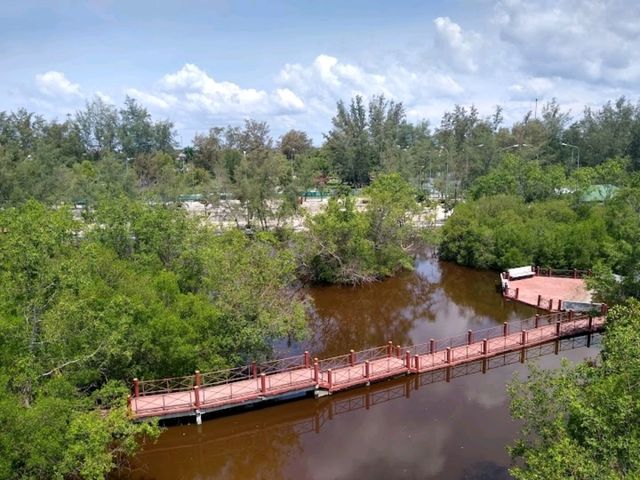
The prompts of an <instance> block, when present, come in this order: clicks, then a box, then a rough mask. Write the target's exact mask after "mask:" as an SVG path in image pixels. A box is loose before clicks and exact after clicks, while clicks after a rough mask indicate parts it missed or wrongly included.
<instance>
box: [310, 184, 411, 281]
mask: <svg viewBox="0 0 640 480" xmlns="http://www.w3.org/2000/svg"><path fill="white" fill-rule="evenodd" d="M364 198H365V199H366V200H367V203H366V204H365V206H364V211H359V210H358V209H357V205H356V201H355V199H354V198H353V197H351V196H348V195H347V196H344V197H340V198H332V199H330V200H329V204H328V206H327V209H326V211H324V212H323V213H320V214H318V215H316V216H314V217H309V218H308V219H307V224H308V227H309V228H308V232H305V234H304V235H303V237H304V242H303V245H304V248H305V251H304V254H303V258H304V261H303V267H304V269H305V272H304V274H305V275H306V276H310V277H311V279H312V280H313V281H316V282H327V283H350V284H358V283H365V282H369V281H372V280H375V279H380V278H383V277H386V276H389V275H392V274H394V273H395V272H396V271H397V270H399V269H401V268H411V264H412V259H411V256H410V255H409V253H408V251H407V250H408V241H409V240H410V239H411V235H412V229H411V228H410V226H411V215H412V213H414V212H415V211H416V210H417V203H416V201H415V193H414V191H413V189H412V188H411V187H410V186H409V185H408V184H407V183H406V182H405V181H404V180H403V179H402V178H401V177H400V175H398V174H389V175H381V176H380V177H379V178H377V179H376V180H375V181H374V182H373V183H372V184H371V185H370V186H369V187H368V188H367V189H366V190H365V191H364Z"/></svg>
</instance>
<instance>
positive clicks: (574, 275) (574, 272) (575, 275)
mask: <svg viewBox="0 0 640 480" xmlns="http://www.w3.org/2000/svg"><path fill="white" fill-rule="evenodd" d="M573 278H578V270H576V269H575V268H574V269H573Z"/></svg>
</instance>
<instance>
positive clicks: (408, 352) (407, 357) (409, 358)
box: [404, 350, 411, 370]
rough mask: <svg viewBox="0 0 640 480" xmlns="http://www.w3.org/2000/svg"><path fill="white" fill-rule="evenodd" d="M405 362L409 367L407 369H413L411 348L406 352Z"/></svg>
mask: <svg viewBox="0 0 640 480" xmlns="http://www.w3.org/2000/svg"><path fill="white" fill-rule="evenodd" d="M404 363H405V365H406V367H407V370H411V352H410V351H409V350H407V351H406V352H404Z"/></svg>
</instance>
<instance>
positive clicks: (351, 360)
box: [349, 349, 356, 367]
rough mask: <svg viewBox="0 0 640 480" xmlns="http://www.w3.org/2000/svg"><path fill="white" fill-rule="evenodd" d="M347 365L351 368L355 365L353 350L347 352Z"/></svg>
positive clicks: (354, 352)
mask: <svg viewBox="0 0 640 480" xmlns="http://www.w3.org/2000/svg"><path fill="white" fill-rule="evenodd" d="M349 363H350V364H351V366H352V367H353V366H354V365H355V364H356V351H355V350H353V349H351V350H349Z"/></svg>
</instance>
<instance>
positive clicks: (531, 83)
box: [509, 77, 555, 100]
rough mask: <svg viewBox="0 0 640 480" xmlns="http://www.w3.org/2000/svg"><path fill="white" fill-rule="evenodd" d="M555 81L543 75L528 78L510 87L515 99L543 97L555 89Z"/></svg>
mask: <svg viewBox="0 0 640 480" xmlns="http://www.w3.org/2000/svg"><path fill="white" fill-rule="evenodd" d="M554 87H555V83H554V82H553V81H552V80H550V79H548V78H543V77H533V78H527V79H524V80H522V81H519V82H518V83H514V84H512V85H511V86H510V87H509V91H510V92H511V94H512V98H513V99H517V100H519V99H531V98H543V97H545V95H546V94H547V93H549V92H552V91H553V88H554Z"/></svg>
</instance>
